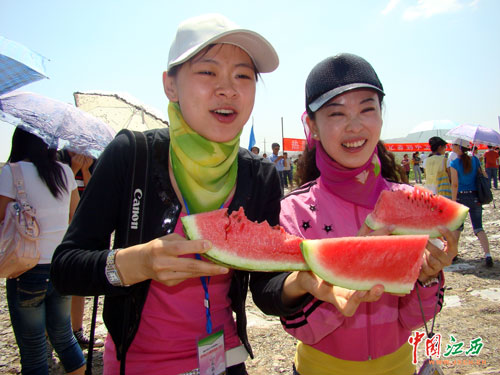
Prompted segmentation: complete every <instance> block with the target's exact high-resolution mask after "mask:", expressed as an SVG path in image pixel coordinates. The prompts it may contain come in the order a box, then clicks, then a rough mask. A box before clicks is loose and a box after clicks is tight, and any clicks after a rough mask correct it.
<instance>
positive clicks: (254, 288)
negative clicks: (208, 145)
mask: <svg viewBox="0 0 500 375" xmlns="http://www.w3.org/2000/svg"><path fill="white" fill-rule="evenodd" d="M262 163H264V164H263V167H262V168H261V174H260V177H261V178H259V179H257V181H258V182H257V183H258V186H260V187H261V188H263V189H264V191H265V194H263V195H259V194H257V196H258V197H260V199H259V202H257V204H258V205H259V206H260V207H261V209H262V214H263V215H264V219H265V220H267V221H268V223H269V224H270V225H273V226H274V225H278V224H279V215H280V197H281V188H280V181H279V175H278V172H277V170H276V168H275V167H274V165H273V164H271V163H270V162H268V161H262ZM267 165H270V166H271V167H272V168H267V167H266V166H267ZM264 219H260V220H259V221H262V220H264ZM289 274H290V272H252V273H251V274H250V291H251V292H252V298H253V300H254V302H255V304H256V305H257V307H259V309H261V310H262V312H264V313H265V314H267V315H277V316H289V315H292V314H294V313H296V312H298V311H300V310H302V308H303V306H305V305H306V304H307V303H308V302H309V301H310V300H311V299H312V296H310V295H306V296H304V298H303V299H301V300H300V301H299V303H298V304H297V305H296V306H293V307H287V306H285V305H284V304H283V302H282V299H281V292H282V290H283V283H284V282H285V279H286V278H287V276H288V275H289Z"/></svg>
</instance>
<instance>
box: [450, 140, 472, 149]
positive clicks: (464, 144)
mask: <svg viewBox="0 0 500 375" xmlns="http://www.w3.org/2000/svg"><path fill="white" fill-rule="evenodd" d="M453 144H454V145H458V146H460V147H466V148H470V142H469V141H466V140H465V139H462V138H455V139H454V140H453Z"/></svg>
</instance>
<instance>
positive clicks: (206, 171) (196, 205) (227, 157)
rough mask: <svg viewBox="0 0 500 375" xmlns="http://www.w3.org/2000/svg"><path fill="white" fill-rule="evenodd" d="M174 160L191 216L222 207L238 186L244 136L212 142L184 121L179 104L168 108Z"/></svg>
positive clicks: (171, 154) (171, 149) (176, 174)
mask: <svg viewBox="0 0 500 375" xmlns="http://www.w3.org/2000/svg"><path fill="white" fill-rule="evenodd" d="M168 117H169V120H170V160H171V163H172V170H173V172H174V176H175V180H176V181H177V185H178V186H179V189H180V191H181V193H182V196H183V198H184V200H185V204H186V205H187V210H188V212H189V213H191V214H195V213H199V212H207V211H212V210H216V209H218V208H220V207H221V206H222V204H223V203H224V202H225V200H226V199H227V197H228V196H229V193H230V192H231V190H232V189H233V187H234V185H235V184H236V174H237V172H238V158H237V156H238V150H239V146H240V135H241V131H240V133H239V134H238V135H237V136H236V137H235V138H234V139H232V140H230V141H229V142H224V143H218V142H212V141H209V140H208V139H206V138H204V137H202V136H201V135H199V134H198V133H196V132H195V131H194V130H193V129H191V128H190V127H189V125H188V124H187V123H186V121H185V120H184V117H183V116H182V113H181V109H180V107H179V104H178V103H172V102H170V103H169V105H168Z"/></svg>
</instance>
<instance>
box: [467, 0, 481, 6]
mask: <svg viewBox="0 0 500 375" xmlns="http://www.w3.org/2000/svg"><path fill="white" fill-rule="evenodd" d="M478 3H479V0H472V1H471V2H470V3H469V6H470V7H471V8H475V7H476V6H477V4H478Z"/></svg>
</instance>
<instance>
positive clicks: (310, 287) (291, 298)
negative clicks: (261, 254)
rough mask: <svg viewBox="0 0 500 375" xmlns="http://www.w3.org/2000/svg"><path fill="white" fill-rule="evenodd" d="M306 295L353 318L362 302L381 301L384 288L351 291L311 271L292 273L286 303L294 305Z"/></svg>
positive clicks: (284, 296) (284, 298) (380, 286)
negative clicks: (330, 305)
mask: <svg viewBox="0 0 500 375" xmlns="http://www.w3.org/2000/svg"><path fill="white" fill-rule="evenodd" d="M306 293H309V294H311V295H313V296H314V297H316V298H317V299H319V300H321V301H325V302H329V303H331V304H333V305H334V306H335V307H336V308H337V309H338V311H339V312H340V313H341V314H342V315H344V316H353V315H354V313H355V312H356V310H357V308H358V306H359V305H360V304H361V302H374V301H377V300H379V299H380V297H381V296H382V294H383V293H384V287H383V286H382V285H375V286H373V287H372V288H371V289H370V290H350V289H346V288H342V287H339V286H336V285H332V284H330V283H328V282H326V281H324V280H322V279H321V278H320V277H318V276H317V275H315V274H314V273H313V272H311V271H296V272H292V273H291V274H290V276H288V277H287V279H286V280H285V284H284V287H283V294H282V298H283V301H284V303H285V304H288V305H293V304H294V303H295V301H296V300H297V299H298V298H300V297H302V296H303V295H305V294H306Z"/></svg>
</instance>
